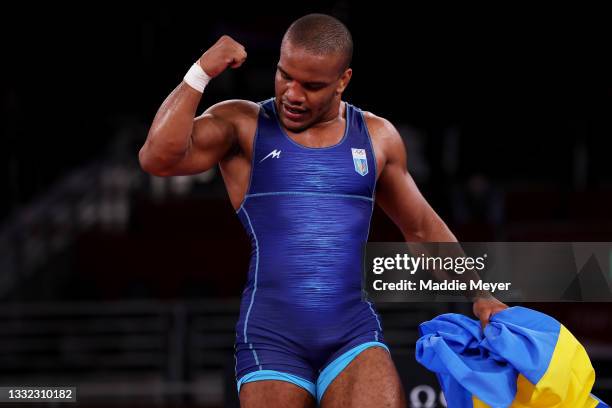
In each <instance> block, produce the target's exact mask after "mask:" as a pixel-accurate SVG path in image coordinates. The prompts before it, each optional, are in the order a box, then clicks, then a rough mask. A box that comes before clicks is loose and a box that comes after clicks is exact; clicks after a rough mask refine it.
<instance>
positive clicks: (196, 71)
mask: <svg viewBox="0 0 612 408" xmlns="http://www.w3.org/2000/svg"><path fill="white" fill-rule="evenodd" d="M211 79H212V78H211V77H210V76H208V74H207V73H206V72H204V70H203V69H202V67H201V66H200V64H198V63H197V62H195V63H194V64H193V65H192V66H191V68H189V71H187V73H186V74H185V77H184V78H183V81H185V83H186V84H187V85H189V86H190V87H192V88H193V89H195V90H196V91H198V92H200V93H202V92H204V88H206V85H208V83H209V82H210V80H211Z"/></svg>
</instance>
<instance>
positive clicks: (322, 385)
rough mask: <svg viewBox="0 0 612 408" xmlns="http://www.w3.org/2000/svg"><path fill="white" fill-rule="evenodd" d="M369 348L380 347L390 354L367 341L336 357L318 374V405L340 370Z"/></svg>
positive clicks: (380, 344)
mask: <svg viewBox="0 0 612 408" xmlns="http://www.w3.org/2000/svg"><path fill="white" fill-rule="evenodd" d="M370 347H382V348H384V349H385V350H387V352H388V353H389V354H390V352H389V348H388V347H387V346H386V345H385V344H383V343H381V342H379V341H369V342H367V343H363V344H360V345H358V346H356V347H353V348H352V349H350V350H348V351H347V352H345V353H343V354H342V355H341V356H340V357H337V358H336V359H335V360H334V361H332V362H331V363H330V364H329V365H328V366H327V367H325V369H324V370H323V371H321V374H319V378H318V379H317V401H318V402H319V403H321V399H322V398H323V394H325V391H326V390H327V387H328V386H329V384H331V382H332V381H334V379H335V378H336V377H337V376H338V374H340V373H341V372H342V370H344V369H345V368H346V366H347V365H349V363H350V362H351V361H353V360H354V359H355V357H357V356H358V355H359V353H361V352H362V351H364V350H365V349H367V348H370Z"/></svg>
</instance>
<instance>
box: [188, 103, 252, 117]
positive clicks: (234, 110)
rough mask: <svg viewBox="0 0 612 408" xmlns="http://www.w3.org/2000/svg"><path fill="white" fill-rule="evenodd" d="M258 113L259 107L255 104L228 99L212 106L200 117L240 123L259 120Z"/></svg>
mask: <svg viewBox="0 0 612 408" xmlns="http://www.w3.org/2000/svg"><path fill="white" fill-rule="evenodd" d="M258 113H259V105H258V104H257V103H255V102H252V101H247V100H244V99H228V100H226V101H222V102H218V103H216V104H214V105H212V106H211V107H209V108H208V109H206V110H205V111H204V113H202V115H200V116H199V117H206V116H214V117H217V118H220V119H223V120H226V121H229V122H240V121H248V120H253V119H257V115H258ZM196 119H197V118H196Z"/></svg>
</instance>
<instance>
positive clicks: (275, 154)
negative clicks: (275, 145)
mask: <svg viewBox="0 0 612 408" xmlns="http://www.w3.org/2000/svg"><path fill="white" fill-rule="evenodd" d="M280 154H281V151H280V150H277V149H274V150H272V151H271V152H270V153H268V155H267V156H266V157H264V158H263V159H261V160H260V161H259V162H260V163H261V162H262V161H264V160H266V159H267V158H268V157H270V156H271V157H272V158H273V159H280Z"/></svg>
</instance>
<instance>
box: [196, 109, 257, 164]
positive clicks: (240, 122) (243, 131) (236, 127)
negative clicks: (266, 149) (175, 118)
mask: <svg viewBox="0 0 612 408" xmlns="http://www.w3.org/2000/svg"><path fill="white" fill-rule="evenodd" d="M258 115H259V104H257V103H255V102H252V101H247V100H244V99H229V100H225V101H222V102H219V103H216V104H214V105H212V106H211V107H209V108H208V109H206V110H205V111H204V113H202V114H201V115H200V116H198V117H196V119H195V126H196V128H197V127H198V124H199V123H203V124H204V123H210V124H213V123H214V124H215V125H216V127H217V128H219V129H222V130H221V133H222V134H225V135H228V136H229V135H231V136H230V140H232V142H231V145H232V147H231V148H230V149H229V152H228V153H229V156H233V155H235V154H236V153H237V152H240V151H242V152H250V151H251V150H252V146H253V139H254V135H255V131H256V129H257V118H258ZM249 154H250V153H249Z"/></svg>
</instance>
